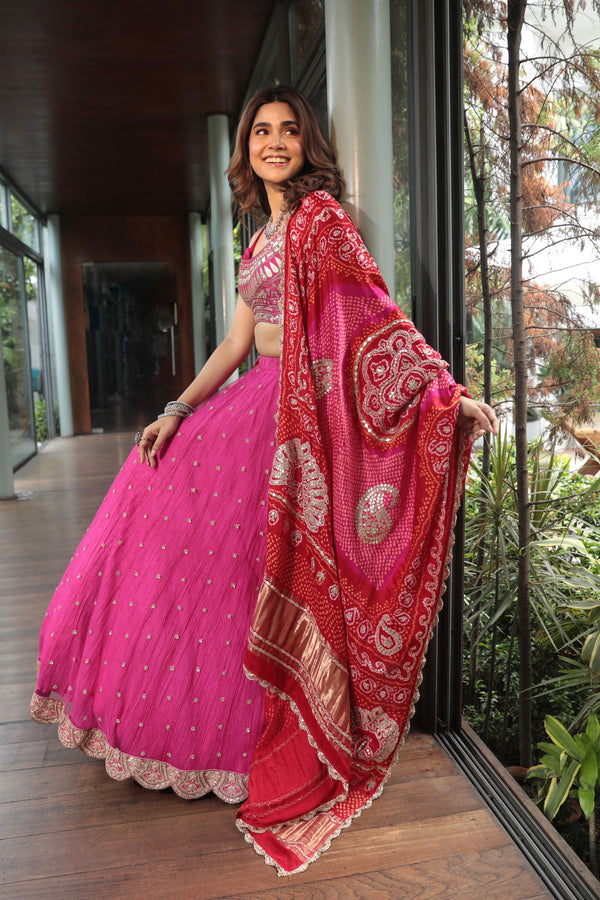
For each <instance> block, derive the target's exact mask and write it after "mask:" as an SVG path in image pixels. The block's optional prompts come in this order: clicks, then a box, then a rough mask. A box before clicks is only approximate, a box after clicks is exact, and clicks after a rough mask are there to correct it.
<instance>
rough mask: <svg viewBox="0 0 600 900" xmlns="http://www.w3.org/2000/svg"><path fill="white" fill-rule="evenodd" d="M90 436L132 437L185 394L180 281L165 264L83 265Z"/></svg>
mask: <svg viewBox="0 0 600 900" xmlns="http://www.w3.org/2000/svg"><path fill="white" fill-rule="evenodd" d="M82 278H83V295H84V303H85V310H86V323H87V326H86V346H87V360H88V380H89V391H90V408H91V418H92V430H93V431H135V430H136V429H138V428H140V427H141V426H143V425H144V424H147V423H148V422H150V421H152V420H154V419H155V418H156V415H157V414H158V413H159V412H160V411H161V410H162V408H163V407H164V405H165V403H166V402H167V400H172V399H174V398H175V397H176V396H177V395H178V394H179V393H181V390H182V384H181V363H180V352H179V333H178V331H179V329H178V309H177V282H176V277H175V274H174V273H173V271H172V270H171V269H170V267H169V266H168V265H167V264H166V263H161V262H143V263H101V264H98V263H85V264H84V265H83V266H82Z"/></svg>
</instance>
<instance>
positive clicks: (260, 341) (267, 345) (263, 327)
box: [254, 322, 281, 356]
mask: <svg viewBox="0 0 600 900" xmlns="http://www.w3.org/2000/svg"><path fill="white" fill-rule="evenodd" d="M280 332H281V328H280V326H279V325H275V324H274V323H273V322H258V324H257V325H256V327H255V329H254V343H255V344H256V349H257V350H258V352H259V353H260V355H261V356H281V344H280Z"/></svg>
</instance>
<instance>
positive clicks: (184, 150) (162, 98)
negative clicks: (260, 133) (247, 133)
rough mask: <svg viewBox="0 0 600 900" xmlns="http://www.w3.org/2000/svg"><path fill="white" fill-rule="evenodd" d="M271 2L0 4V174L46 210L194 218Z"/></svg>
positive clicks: (3, 0) (60, 0) (27, 0)
mask: <svg viewBox="0 0 600 900" xmlns="http://www.w3.org/2000/svg"><path fill="white" fill-rule="evenodd" d="M273 5H274V3H273V0H252V2H248V0H217V2H209V0H0V168H1V169H2V170H3V171H4V172H5V174H7V175H8V176H9V178H11V179H12V180H13V181H14V182H15V183H16V184H17V185H18V187H20V188H21V190H22V191H23V192H24V194H25V195H26V196H27V197H28V198H29V199H30V201H31V202H32V203H34V204H35V205H36V206H37V208H38V209H39V210H40V211H41V212H42V213H49V212H56V213H60V214H63V215H81V214H86V213H87V214H95V215H175V214H180V213H187V212H189V211H191V210H200V211H203V210H204V209H205V208H206V205H207V201H208V191H209V187H208V184H209V181H208V136H207V126H206V116H207V115H210V114H211V113H225V114H227V115H228V116H230V117H231V121H232V124H235V119H236V117H237V115H238V113H239V111H240V106H241V104H242V102H243V99H244V95H245V91H246V84H247V82H248V79H249V77H250V74H251V72H252V68H253V64H254V60H255V58H256V55H257V53H258V50H259V47H260V44H261V40H262V37H263V34H264V31H265V28H266V25H267V22H268V20H269V14H270V12H271V9H272V7H273Z"/></svg>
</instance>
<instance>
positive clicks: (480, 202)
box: [465, 113, 492, 703]
mask: <svg viewBox="0 0 600 900" xmlns="http://www.w3.org/2000/svg"><path fill="white" fill-rule="evenodd" d="M465 139H466V144H467V150H468V155H469V169H470V171H471V180H472V181H473V192H474V194H475V203H476V205H477V232H478V237H479V272H480V276H481V298H482V302H483V399H484V401H485V403H489V404H491V402H492V298H491V294H490V274H489V258H488V230H487V211H486V193H485V191H486V170H485V137H484V131H483V128H481V130H480V136H479V148H480V149H479V159H480V161H479V166H478V165H477V156H476V154H475V149H474V147H473V141H472V140H471V132H470V130H469V123H468V121H467V115H466V113H465ZM481 469H482V473H483V478H482V479H481V493H480V497H479V515H480V519H481V521H482V522H483V521H485V518H486V516H487V508H488V504H487V499H486V482H487V480H488V478H489V474H490V439H489V437H488V436H487V435H486V436H485V437H484V439H483V458H482V461H481ZM486 554H487V529H482V535H481V540H480V541H479V546H478V547H477V562H476V567H477V572H478V573H479V575H478V584H477V585H476V590H478V593H479V596H478V597H477V600H476V602H475V607H474V610H473V620H472V622H473V624H472V627H471V640H470V648H469V649H470V654H469V686H468V696H469V702H471V703H473V702H474V699H475V684H476V682H477V670H478V659H479V640H480V637H481V612H482V601H481V592H482V590H483V581H484V579H483V570H484V566H485V560H486Z"/></svg>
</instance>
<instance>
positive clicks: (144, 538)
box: [31, 358, 280, 802]
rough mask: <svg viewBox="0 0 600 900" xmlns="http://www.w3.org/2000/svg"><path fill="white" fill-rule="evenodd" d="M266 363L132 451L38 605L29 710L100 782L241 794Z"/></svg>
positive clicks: (260, 534) (259, 541)
mask: <svg viewBox="0 0 600 900" xmlns="http://www.w3.org/2000/svg"><path fill="white" fill-rule="evenodd" d="M279 372H280V364H279V360H277V359H266V358H261V359H260V360H259V363H258V365H257V366H255V367H254V368H253V369H252V370H251V371H250V372H248V373H247V374H246V375H245V376H243V377H242V378H241V379H239V380H238V381H236V382H234V383H233V384H232V385H230V386H228V387H226V388H223V389H222V390H221V391H219V392H218V393H217V394H215V395H213V396H212V397H211V398H210V399H209V400H207V401H206V402H205V403H204V404H203V405H202V406H200V407H199V408H198V409H197V410H196V411H195V412H194V414H193V415H192V416H190V417H189V418H187V419H184V420H182V422H181V425H180V428H179V431H178V432H177V433H176V434H175V435H174V436H173V438H172V439H171V441H170V442H169V443H168V445H167V447H166V449H164V450H163V452H161V456H160V460H159V464H158V467H157V468H156V469H154V470H152V469H150V468H149V467H148V466H147V465H145V464H141V463H140V462H139V460H138V454H137V448H134V449H133V450H132V452H131V455H130V456H129V458H128V459H127V461H126V462H125V464H124V465H123V467H122V469H121V471H120V473H119V475H118V476H117V478H116V480H115V481H114V483H113V485H112V486H111V488H110V490H109V491H108V494H107V496H106V498H105V499H104V501H103V503H102V505H101V506H100V509H99V510H98V512H97V514H96V516H95V518H94V520H93V521H92V523H91V525H90V527H89V528H88V530H87V532H86V534H85V536H84V538H83V540H82V542H81V544H80V545H79V547H78V549H77V551H76V552H75V554H74V556H73V558H72V560H71V562H70V564H69V566H68V568H67V570H66V572H65V574H64V576H63V579H62V581H61V582H60V584H59V586H58V588H57V590H56V593H55V595H54V597H53V599H52V602H51V604H50V607H49V609H48V612H47V613H46V617H45V619H44V622H43V627H42V630H41V636H40V648H39V673H38V680H37V686H36V692H35V694H34V697H33V700H32V704H31V715H32V717H33V718H34V719H35V720H36V721H39V722H57V723H58V725H59V737H60V739H61V741H62V742H63V744H65V745H66V746H68V747H80V748H81V749H82V750H84V751H85V752H86V753H88V754H89V755H91V756H94V757H98V758H102V759H105V761H106V769H107V771H108V774H109V775H110V776H111V777H113V778H117V779H125V778H128V777H133V778H135V779H136V780H137V781H138V782H140V783H141V784H142V785H144V786H145V787H151V788H163V787H167V786H171V787H172V788H173V789H174V790H175V791H176V792H177V793H178V794H180V795H181V796H183V797H187V798H193V797H200V796H202V795H203V794H205V793H207V792H208V791H214V793H215V794H217V796H219V797H220V798H221V799H223V800H225V801H228V802H240V801H241V800H243V799H245V797H246V794H247V783H248V773H249V771H250V763H251V761H252V754H253V750H254V747H255V744H256V742H257V740H258V737H259V735H260V733H261V731H262V727H263V689H262V688H261V687H260V685H258V684H257V683H256V682H255V681H250V680H248V679H247V678H246V677H245V675H244V672H243V669H242V660H243V655H244V651H245V646H246V640H247V635H248V629H249V625H250V619H251V616H252V612H253V609H254V606H255V603H256V598H257V595H258V590H259V587H260V584H261V581H262V576H263V571H264V554H265V530H266V516H267V490H268V480H269V474H270V470H271V463H272V458H273V453H274V444H275V429H276V422H275V417H276V411H277V402H278V396H279Z"/></svg>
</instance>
